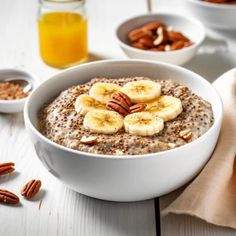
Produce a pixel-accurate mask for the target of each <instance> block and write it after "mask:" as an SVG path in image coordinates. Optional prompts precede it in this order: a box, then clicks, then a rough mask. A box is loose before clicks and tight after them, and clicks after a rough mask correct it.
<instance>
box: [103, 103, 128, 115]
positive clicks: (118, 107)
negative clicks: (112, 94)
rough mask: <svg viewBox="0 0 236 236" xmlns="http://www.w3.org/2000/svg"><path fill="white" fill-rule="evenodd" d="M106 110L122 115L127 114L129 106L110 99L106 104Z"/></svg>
mask: <svg viewBox="0 0 236 236" xmlns="http://www.w3.org/2000/svg"><path fill="white" fill-rule="evenodd" d="M106 107H107V109H108V110H113V111H116V112H118V113H120V114H121V115H122V116H127V115H128V114H129V113H130V112H129V107H126V105H125V104H123V103H122V102H119V101H117V100H111V101H109V102H108V103H107V105H106Z"/></svg>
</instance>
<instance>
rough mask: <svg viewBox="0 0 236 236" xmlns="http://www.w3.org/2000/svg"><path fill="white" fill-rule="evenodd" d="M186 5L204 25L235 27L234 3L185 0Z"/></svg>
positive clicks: (229, 28)
mask: <svg viewBox="0 0 236 236" xmlns="http://www.w3.org/2000/svg"><path fill="white" fill-rule="evenodd" d="M185 3H186V7H187V9H188V11H189V12H191V13H192V14H193V15H194V16H195V17H197V18H198V19H199V20H200V21H201V22H202V23H204V25H206V26H208V27H212V28H216V29H223V30H235V29H236V5H226V4H217V3H209V2H203V1H201V0H185Z"/></svg>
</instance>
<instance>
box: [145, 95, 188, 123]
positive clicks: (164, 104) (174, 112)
mask: <svg viewBox="0 0 236 236" xmlns="http://www.w3.org/2000/svg"><path fill="white" fill-rule="evenodd" d="M146 105H147V106H146V108H145V111H147V112H152V113H155V114H156V115H157V116H159V117H160V118H161V119H163V120H164V121H169V120H173V119H174V118H176V117H177V116H178V115H179V114H180V113H181V112H182V111H183V107H182V103H181V100H180V99H179V98H176V97H172V96H167V95H163V96H161V97H159V98H157V99H155V100H153V101H151V102H148V103H146Z"/></svg>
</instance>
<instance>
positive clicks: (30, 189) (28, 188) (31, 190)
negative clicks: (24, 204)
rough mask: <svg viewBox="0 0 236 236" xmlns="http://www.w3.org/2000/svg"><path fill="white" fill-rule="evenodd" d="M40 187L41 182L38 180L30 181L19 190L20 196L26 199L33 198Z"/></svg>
mask: <svg viewBox="0 0 236 236" xmlns="http://www.w3.org/2000/svg"><path fill="white" fill-rule="evenodd" d="M40 187H41V181H40V180H35V179H33V180H30V181H29V182H28V183H27V184H26V185H25V186H24V187H23V189H22V190H21V195H22V196H24V197H26V198H27V199H30V198H32V197H34V196H35V195H36V194H37V193H38V192H39V189H40Z"/></svg>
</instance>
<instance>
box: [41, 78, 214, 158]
mask: <svg viewBox="0 0 236 236" xmlns="http://www.w3.org/2000/svg"><path fill="white" fill-rule="evenodd" d="M141 79H142V80H143V79H147V78H143V77H133V78H117V79H108V78H95V79H92V80H91V81H89V82H88V83H86V84H82V85H78V86H73V87H71V88H69V89H67V90H65V91H63V92H61V94H60V95H59V96H58V97H57V98H55V99H54V100H53V101H52V102H50V103H48V104H46V105H45V106H44V107H43V108H42V109H41V111H40V114H39V128H40V132H41V133H42V134H43V135H45V136H46V137H47V138H49V139H50V140H52V141H54V142H56V143H58V144H61V145H63V146H66V147H68V148H72V149H76V150H80V151H84V152H90V153H99V154H107V155H141V154H147V153H154V152H160V151H164V150H168V149H172V148H175V147H178V146H182V145H184V144H186V143H188V142H191V141H193V140H195V139H197V138H199V137H200V136H201V135H203V134H204V133H205V132H206V131H207V130H208V129H209V128H210V127H211V126H212V124H213V122H214V118H213V112H212V107H211V104H210V103H209V102H207V101H205V100H203V99H202V98H200V97H199V96H197V95H195V94H193V93H192V92H191V91H190V90H189V89H188V88H187V87H186V86H184V85H181V84H179V83H177V82H175V81H172V80H153V81H156V82H159V83H160V84H161V92H162V94H163V95H170V96H174V97H176V98H179V99H180V100H181V102H182V107H183V111H182V113H181V114H180V115H179V116H178V117H176V118H175V119H173V120H171V121H167V122H165V124H164V129H163V130H162V131H161V132H160V133H158V134H155V135H152V136H136V135H131V134H129V133H126V132H125V131H124V129H121V130H120V131H118V133H116V134H112V135H107V134H94V133H92V132H90V131H89V130H86V129H85V128H84V126H83V120H84V116H83V115H81V114H79V113H77V112H76V111H75V108H74V103H75V100H76V98H77V97H78V96H79V95H81V94H88V91H89V89H90V88H91V86H92V85H93V84H95V83H97V82H108V83H114V84H118V85H120V86H123V85H124V84H126V83H127V82H130V81H136V80H141ZM91 135H92V136H96V138H97V140H96V143H95V144H94V145H86V144H84V143H82V142H81V141H80V140H81V138H82V137H84V136H91Z"/></svg>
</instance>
